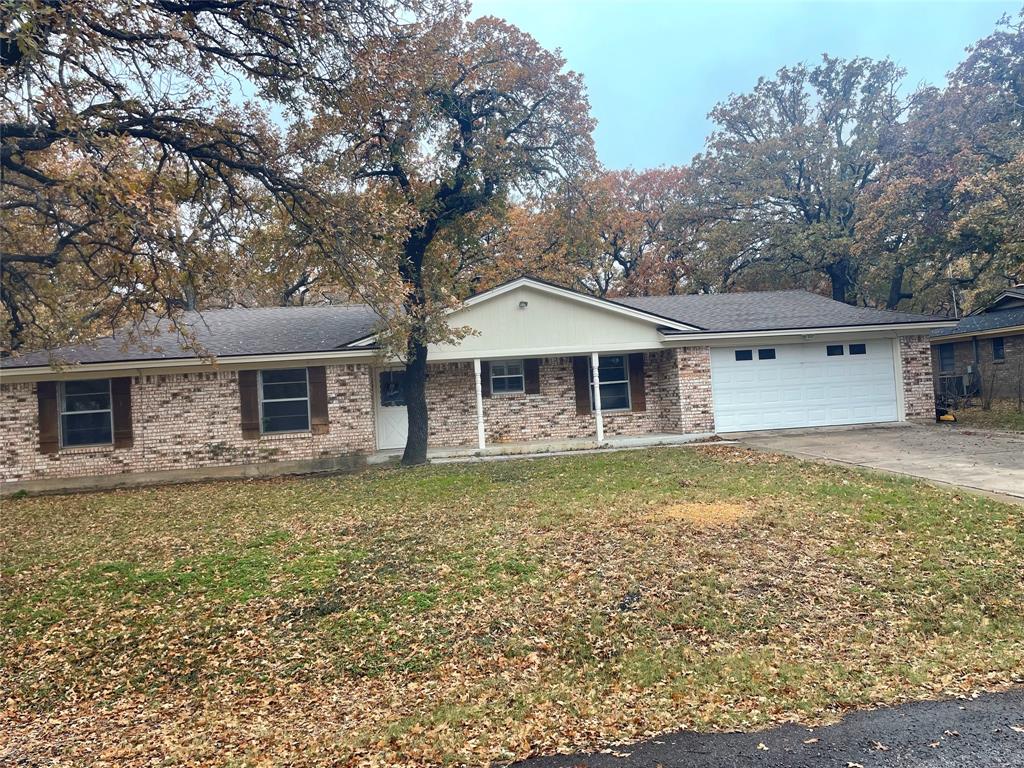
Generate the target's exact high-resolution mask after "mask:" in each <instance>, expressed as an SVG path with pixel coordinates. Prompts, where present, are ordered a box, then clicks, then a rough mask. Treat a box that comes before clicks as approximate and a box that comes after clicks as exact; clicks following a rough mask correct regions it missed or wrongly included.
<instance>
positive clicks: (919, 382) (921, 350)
mask: <svg viewBox="0 0 1024 768" xmlns="http://www.w3.org/2000/svg"><path fill="white" fill-rule="evenodd" d="M899 344H900V361H901V363H902V366H903V407H904V411H905V412H906V418H907V419H927V420H929V421H931V420H933V419H934V418H935V389H934V384H933V381H932V353H931V343H930V342H929V340H928V337H927V336H900V338H899Z"/></svg>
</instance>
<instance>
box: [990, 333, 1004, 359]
mask: <svg viewBox="0 0 1024 768" xmlns="http://www.w3.org/2000/svg"><path fill="white" fill-rule="evenodd" d="M1005 357H1006V348H1005V347H1004V346H1003V339H1002V337H1000V338H997V339H992V358H993V359H995V360H1003V359H1005Z"/></svg>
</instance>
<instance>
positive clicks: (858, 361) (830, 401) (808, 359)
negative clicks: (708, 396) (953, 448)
mask: <svg viewBox="0 0 1024 768" xmlns="http://www.w3.org/2000/svg"><path fill="white" fill-rule="evenodd" d="M833 343H835V342H833ZM852 343H854V344H856V343H858V342H856V341H854V342H852ZM860 343H863V344H865V348H866V354H863V355H851V354H849V350H850V342H844V343H843V352H844V354H843V355H834V356H829V355H828V354H827V353H826V346H827V345H826V344H824V343H802V344H783V345H778V346H776V347H773V349H775V359H771V360H761V359H759V358H758V354H757V350H758V349H762V348H763V347H736V348H728V349H726V348H723V349H713V350H712V352H711V381H712V396H713V399H714V406H715V423H716V426H717V428H718V430H719V431H722V432H731V431H744V430H755V429H781V428H790V427H803V426H826V425H832V424H860V423H868V422H876V421H895V420H896V419H897V418H898V408H897V404H896V376H895V371H894V367H893V355H892V346H891V342H890V341H889V340H873V341H870V342H860ZM736 349H752V350H753V360H736V357H735V353H736Z"/></svg>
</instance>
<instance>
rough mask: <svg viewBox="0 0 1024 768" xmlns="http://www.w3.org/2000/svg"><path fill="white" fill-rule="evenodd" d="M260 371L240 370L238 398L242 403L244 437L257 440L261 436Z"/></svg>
mask: <svg viewBox="0 0 1024 768" xmlns="http://www.w3.org/2000/svg"><path fill="white" fill-rule="evenodd" d="M258 382H259V371H239V372H238V398H239V401H240V403H241V406H242V408H241V416H242V419H241V421H242V437H243V438H245V439H246V440H256V439H257V438H259V436H260V394H259V384H258Z"/></svg>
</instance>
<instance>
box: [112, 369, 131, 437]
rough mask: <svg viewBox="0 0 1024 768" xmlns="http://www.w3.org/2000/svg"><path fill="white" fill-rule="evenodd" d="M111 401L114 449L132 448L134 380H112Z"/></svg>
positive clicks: (127, 377) (121, 377)
mask: <svg viewBox="0 0 1024 768" xmlns="http://www.w3.org/2000/svg"><path fill="white" fill-rule="evenodd" d="M110 401H111V410H112V412H113V413H112V415H113V418H114V447H115V448H131V447H132V442H133V438H132V380H131V377H129V376H119V377H118V378H116V379H111V380H110Z"/></svg>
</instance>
